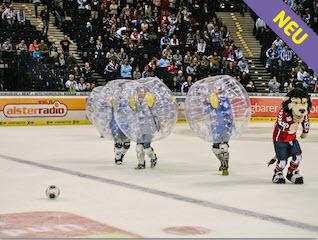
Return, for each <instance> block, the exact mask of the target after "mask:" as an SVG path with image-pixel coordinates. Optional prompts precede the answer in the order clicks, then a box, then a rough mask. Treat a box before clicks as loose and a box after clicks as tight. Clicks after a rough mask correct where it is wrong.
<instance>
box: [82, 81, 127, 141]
mask: <svg viewBox="0 0 318 240" xmlns="http://www.w3.org/2000/svg"><path fill="white" fill-rule="evenodd" d="M125 81H127V80H113V81H110V82H108V83H107V84H106V85H105V86H101V87H97V88H94V89H93V91H92V92H91V94H90V96H89V97H88V99H87V104H86V105H87V106H86V114H87V117H88V119H89V120H90V121H91V122H92V123H93V125H94V126H95V127H96V128H97V130H98V132H99V133H100V135H102V136H103V137H104V138H106V139H111V140H115V141H117V142H125V141H128V139H127V137H126V136H125V135H124V134H123V133H122V131H121V130H120V129H119V127H118V125H117V123H116V121H115V118H114V105H115V104H116V102H117V101H118V98H119V97H120V92H121V90H120V85H121V84H122V83H123V82H125Z"/></svg>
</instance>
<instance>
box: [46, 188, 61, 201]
mask: <svg viewBox="0 0 318 240" xmlns="http://www.w3.org/2000/svg"><path fill="white" fill-rule="evenodd" d="M45 194H46V196H47V198H49V199H56V198H58V196H60V189H59V188H58V187H56V186H54V185H51V186H49V187H48V188H47V189H46V191H45Z"/></svg>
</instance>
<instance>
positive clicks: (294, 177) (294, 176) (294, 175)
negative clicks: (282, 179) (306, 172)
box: [286, 169, 304, 184]
mask: <svg viewBox="0 0 318 240" xmlns="http://www.w3.org/2000/svg"><path fill="white" fill-rule="evenodd" d="M286 178H287V179H288V180H289V181H291V182H292V183H295V184H303V183H304V179H303V176H301V175H300V173H299V170H298V169H296V170H294V171H293V172H291V173H287V175H286Z"/></svg>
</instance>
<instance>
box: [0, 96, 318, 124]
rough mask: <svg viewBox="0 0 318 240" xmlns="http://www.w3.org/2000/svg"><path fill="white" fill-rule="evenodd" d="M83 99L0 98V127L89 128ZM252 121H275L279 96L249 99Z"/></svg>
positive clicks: (181, 108)
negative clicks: (47, 126)
mask: <svg viewBox="0 0 318 240" xmlns="http://www.w3.org/2000/svg"><path fill="white" fill-rule="evenodd" d="M86 99H87V96H86V95H83V94H81V95H75V96H73V95H67V94H64V96H58V95H52V96H50V95H48V96H30V95H23V96H18V95H16V96H0V126H36V125H79V124H90V122H89V120H88V119H87V116H86ZM174 99H175V102H176V104H177V106H178V122H185V121H186V118H185V99H186V97H185V96H175V97H174ZM250 100H251V104H252V117H251V121H275V120H276V116H277V113H278V111H279V109H280V108H281V101H282V96H250ZM312 102H313V107H312V110H311V114H310V119H311V121H314V122H318V97H316V96H315V97H312Z"/></svg>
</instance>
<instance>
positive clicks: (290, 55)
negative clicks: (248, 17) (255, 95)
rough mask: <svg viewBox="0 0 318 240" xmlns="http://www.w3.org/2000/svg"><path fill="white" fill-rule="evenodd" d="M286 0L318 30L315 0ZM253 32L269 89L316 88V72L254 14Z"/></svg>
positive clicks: (283, 90) (317, 7)
mask: <svg viewBox="0 0 318 240" xmlns="http://www.w3.org/2000/svg"><path fill="white" fill-rule="evenodd" d="M285 2H286V3H287V4H288V5H289V6H290V7H291V8H292V9H293V10H294V11H295V12H296V13H297V14H298V15H299V16H300V17H301V18H302V19H303V20H304V21H305V22H306V23H307V24H308V25H309V26H310V27H311V28H313V29H314V30H315V31H316V32H317V33H318V0H285ZM254 18H255V20H256V23H255V33H256V36H257V38H258V39H259V40H260V42H261V44H262V45H263V48H262V59H263V61H264V64H265V67H266V69H268V71H269V72H270V73H271V76H272V79H271V81H270V82H269V83H268V87H269V90H270V92H286V91H288V90H290V89H292V88H294V87H300V88H302V89H304V90H307V91H309V92H316V93H317V92H318V81H317V74H314V72H313V70H311V69H310V68H309V67H308V66H307V65H306V64H305V63H304V62H303V61H302V60H301V59H300V58H299V57H298V56H297V55H296V54H295V53H294V51H293V50H292V49H290V48H289V46H287V45H286V43H285V42H283V40H281V39H280V38H279V37H278V36H277V35H276V34H275V33H274V32H273V31H271V29H269V28H268V27H267V25H266V23H265V22H264V21H263V20H262V19H261V18H258V17H257V16H256V15H254Z"/></svg>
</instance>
